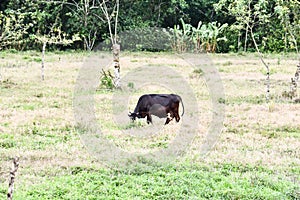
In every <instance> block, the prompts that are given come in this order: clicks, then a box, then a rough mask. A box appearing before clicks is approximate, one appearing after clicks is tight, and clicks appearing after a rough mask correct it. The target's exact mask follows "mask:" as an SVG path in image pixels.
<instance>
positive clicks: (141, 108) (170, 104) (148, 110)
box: [128, 94, 184, 125]
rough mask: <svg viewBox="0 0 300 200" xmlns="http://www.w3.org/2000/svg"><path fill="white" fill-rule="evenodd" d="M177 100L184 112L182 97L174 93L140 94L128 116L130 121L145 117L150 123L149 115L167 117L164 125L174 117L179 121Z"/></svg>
mask: <svg viewBox="0 0 300 200" xmlns="http://www.w3.org/2000/svg"><path fill="white" fill-rule="evenodd" d="M179 102H181V105H182V109H183V112H182V114H181V116H183V114H184V106H183V102H182V99H181V97H180V96H179V95H176V94H145V95H142V96H141V97H140V98H139V100H138V103H137V105H136V107H135V109H134V112H133V113H131V112H129V114H128V116H129V117H130V119H131V120H132V121H135V119H136V118H145V117H147V123H148V124H149V123H152V117H151V115H155V116H157V117H159V118H167V120H166V122H165V125H166V124H168V123H169V122H170V121H171V120H173V118H174V117H175V119H176V122H179V120H180V117H179V113H178V108H179Z"/></svg>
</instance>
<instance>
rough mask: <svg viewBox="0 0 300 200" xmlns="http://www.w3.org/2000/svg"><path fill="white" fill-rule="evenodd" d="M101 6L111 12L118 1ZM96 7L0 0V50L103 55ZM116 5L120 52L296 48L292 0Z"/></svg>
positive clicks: (299, 31)
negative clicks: (97, 49) (75, 51)
mask: <svg viewBox="0 0 300 200" xmlns="http://www.w3.org/2000/svg"><path fill="white" fill-rule="evenodd" d="M106 2H107V3H106V6H107V11H108V13H111V12H112V10H113V9H114V8H115V5H116V2H117V1H116V0H113V1H109V2H108V1H106ZM101 6H102V1H92V0H87V1H82V0H74V1H54V0H51V1H43V0H37V1H22V0H2V1H1V5H0V49H12V51H15V50H28V49H34V50H41V49H42V48H44V47H45V46H43V45H46V44H47V45H49V49H52V50H57V49H58V50H60V49H84V50H92V49H95V47H96V46H97V44H99V43H102V45H103V46H102V48H105V49H110V47H111V45H110V40H109V39H108V38H109V32H108V29H109V25H108V23H107V20H106V16H105V14H104V12H103V9H102V8H103V7H102V8H101ZM119 7H120V8H119V13H118V17H119V24H118V27H117V30H118V32H119V33H121V34H120V41H119V42H120V43H121V45H122V50H125V49H127V50H147V51H166V50H171V49H172V50H174V51H179V52H182V51H187V50H192V51H194V52H201V51H208V52H239V51H245V52H246V51H249V52H253V51H256V50H255V45H254V43H253V39H255V40H256V43H257V44H258V46H259V48H260V51H262V52H281V51H285V52H289V51H296V50H297V49H299V43H300V38H299V35H300V25H299V24H300V23H299V20H300V19H299V16H300V13H299V12H300V11H299V10H300V5H299V2H298V1H297V0H287V1H282V0H273V1H265V0H257V1H253V0H234V1H232V0H221V1H219V0H204V1H196V0H191V1H187V0H180V1H174V0H172V1H169V0H153V1H131V0H124V1H121V2H120V5H119ZM115 14H116V13H113V14H112V15H111V17H112V20H114V16H116V15H115ZM271 19H272V21H271ZM270 22H272V23H270ZM45 24H46V26H45ZM111 25H112V26H111V29H112V30H114V29H115V27H114V24H111ZM153 27H155V28H153ZM252 36H253V37H252Z"/></svg>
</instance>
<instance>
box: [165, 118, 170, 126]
mask: <svg viewBox="0 0 300 200" xmlns="http://www.w3.org/2000/svg"><path fill="white" fill-rule="evenodd" d="M170 121H171V119H170V118H169V117H167V120H166V122H165V125H166V124H168V123H169V122H170Z"/></svg>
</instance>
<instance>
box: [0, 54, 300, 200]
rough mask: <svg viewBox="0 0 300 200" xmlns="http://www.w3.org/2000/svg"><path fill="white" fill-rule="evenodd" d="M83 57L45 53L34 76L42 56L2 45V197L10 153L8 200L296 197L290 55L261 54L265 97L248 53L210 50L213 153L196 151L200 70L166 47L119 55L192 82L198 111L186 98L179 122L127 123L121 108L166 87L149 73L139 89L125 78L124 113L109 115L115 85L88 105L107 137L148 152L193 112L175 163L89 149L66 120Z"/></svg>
mask: <svg viewBox="0 0 300 200" xmlns="http://www.w3.org/2000/svg"><path fill="white" fill-rule="evenodd" d="M91 55H93V56H97V53H90V54H88V53H84V52H65V53H61V52H54V53H47V55H46V66H45V80H44V81H41V78H40V67H41V59H40V53H38V52H31V51H29V52H18V53H16V52H13V51H2V52H0V60H1V62H0V74H1V82H0V159H1V162H0V163H1V164H0V199H5V198H6V193H7V188H8V177H9V171H10V168H11V164H12V158H13V157H15V156H17V155H18V156H20V167H19V170H18V172H17V176H16V182H15V192H14V199H20V200H21V199H26V200H27V199H300V187H299V185H300V184H299V182H300V124H299V122H300V112H299V111H300V104H295V103H294V102H293V101H292V100H290V99H285V98H283V97H281V94H282V92H283V91H284V90H289V87H290V85H289V82H290V79H291V77H293V76H294V73H295V71H296V66H297V64H298V61H297V55H296V54H270V55H267V56H266V61H267V63H269V65H270V68H271V80H270V81H271V90H270V97H271V102H270V103H269V104H266V102H265V97H264V95H265V90H266V86H265V69H264V67H263V65H262V64H261V62H260V60H259V58H258V57H257V56H256V55H255V54H250V53H247V54H212V55H208V57H209V59H210V60H211V61H212V63H213V65H214V66H215V67H216V68H217V69H218V71H219V75H220V77H221V79H222V83H223V86H224V93H225V99H221V100H220V102H219V103H220V104H223V105H224V108H225V118H224V128H223V129H222V133H221V134H220V135H219V137H218V140H216V143H215V145H214V146H213V148H212V150H211V151H210V152H209V154H206V155H202V154H201V152H200V147H201V145H202V144H203V142H204V138H205V136H206V133H207V131H208V129H209V127H210V126H211V120H212V115H213V106H212V103H211V95H210V92H209V89H208V87H207V84H206V81H205V79H204V78H203V77H204V76H205V75H204V74H202V71H201V70H195V69H194V68H193V67H191V66H190V64H189V63H187V62H185V61H184V60H183V59H181V58H180V57H178V56H175V55H172V54H171V53H142V52H139V53H129V52H123V53H122V54H121V56H120V63H121V76H126V74H129V73H130V72H132V71H134V70H135V69H137V68H138V67H140V66H144V65H147V67H148V68H150V69H153V70H158V69H159V67H162V66H167V67H168V68H170V69H172V70H174V71H176V72H177V73H178V74H179V75H180V77H181V78H182V79H183V80H184V81H185V82H186V83H187V84H188V85H189V86H190V87H191V90H192V91H193V95H194V96H195V98H196V99H197V106H198V110H192V109H189V105H187V104H185V108H186V110H185V114H184V115H183V117H182V119H181V121H180V122H179V123H175V122H174V121H175V120H173V121H172V122H171V123H170V124H169V125H167V126H162V125H163V124H164V121H165V119H158V118H155V117H153V121H154V124H153V125H147V124H146V122H145V119H144V120H138V121H136V122H135V123H131V122H130V121H129V118H128V116H127V112H128V111H133V109H134V106H135V105H136V102H137V100H138V98H139V96H140V95H141V94H145V93H171V92H174V91H172V89H171V88H168V87H166V86H164V85H163V84H159V83H155V80H153V82H154V84H146V85H143V87H140V88H135V85H134V84H135V83H134V82H133V83H124V87H129V88H131V89H132V90H130V91H131V93H130V98H129V100H128V103H127V102H126V107H123V108H120V109H121V110H122V112H121V113H119V114H122V115H124V118H120V120H115V119H114V107H115V106H117V105H115V104H112V103H111V102H112V100H113V98H114V94H116V93H118V92H119V91H110V90H107V89H103V88H99V89H97V90H96V91H95V93H94V94H93V95H94V110H95V116H96V119H97V122H98V123H99V125H100V126H101V130H102V133H103V135H104V137H105V138H106V139H107V140H109V141H111V142H112V143H113V144H114V145H115V146H117V147H118V148H120V149H123V150H124V151H126V152H155V151H157V150H159V149H164V148H167V147H168V145H169V144H170V142H171V141H172V140H173V139H174V138H175V136H176V134H177V133H178V131H179V130H181V129H180V126H181V125H182V124H183V123H184V122H185V123H186V122H187V121H184V120H185V119H187V116H190V117H191V116H195V117H199V119H200V120H199V121H197V127H198V129H197V130H196V132H197V135H196V137H195V138H193V141H192V142H191V143H190V144H189V145H188V147H187V148H186V153H185V154H183V155H182V156H179V157H178V158H177V159H176V160H174V161H173V162H170V163H159V162H154V161H151V160H147V159H145V160H139V161H136V160H133V161H132V162H131V163H130V162H129V164H128V165H126V166H123V167H114V166H111V165H107V164H106V163H105V162H102V161H101V160H98V159H97V157H95V156H93V155H92V154H90V153H89V147H88V146H87V145H85V144H84V143H83V142H82V140H81V137H80V136H81V134H82V133H81V130H80V129H78V128H77V124H76V122H75V120H74V112H73V111H74V109H73V98H74V87H75V85H76V79H77V76H78V73H79V72H80V69H81V68H82V66H83V65H84V63H85V62H86V60H87V59H89V56H91ZM168 76H169V77H168ZM168 76H166V77H165V78H166V79H168V78H171V77H170V75H168ZM143 78H144V79H145V80H146V79H147V77H146V75H145V77H143ZM99 83H100V74H99ZM178 84H179V85H180V84H181V83H178ZM179 95H180V94H179ZM184 97H185V96H182V98H183V103H185V102H187V101H185V98H184ZM181 111H182V110H180V114H181ZM192 112H193V113H192ZM192 114H193V115H192ZM185 117H186V118H185ZM118 119H119V118H118ZM116 121H117V122H120V123H116ZM153 130H155V133H153ZM182 130H184V128H183V129H182ZM124 131H127V132H129V134H124ZM135 133H137V134H142V135H141V136H136V135H134V134H135Z"/></svg>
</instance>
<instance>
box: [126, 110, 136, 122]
mask: <svg viewBox="0 0 300 200" xmlns="http://www.w3.org/2000/svg"><path fill="white" fill-rule="evenodd" d="M128 116H129V118H130V119H131V120H132V121H135V119H136V118H137V117H138V114H137V113H131V112H129V114H128Z"/></svg>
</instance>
